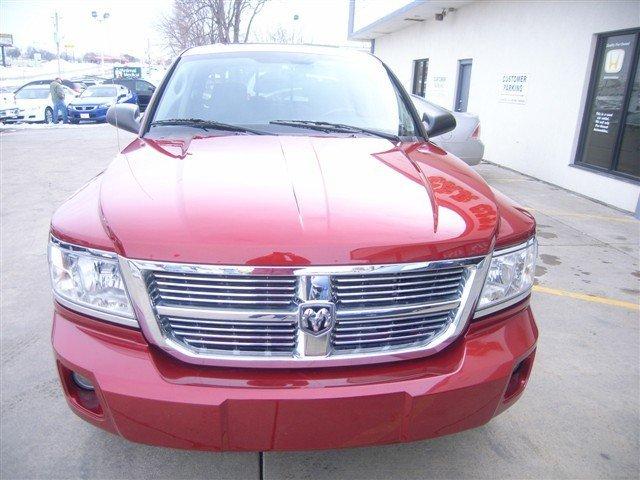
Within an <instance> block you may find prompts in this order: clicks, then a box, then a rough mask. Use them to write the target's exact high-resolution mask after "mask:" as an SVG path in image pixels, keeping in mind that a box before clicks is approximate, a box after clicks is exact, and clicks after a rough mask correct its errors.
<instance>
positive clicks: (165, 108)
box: [153, 52, 415, 135]
mask: <svg viewBox="0 0 640 480" xmlns="http://www.w3.org/2000/svg"><path fill="white" fill-rule="evenodd" d="M170 119H202V120H207V121H216V122H223V123H226V124H230V125H251V126H253V127H254V128H260V129H261V130H263V131H272V132H273V131H274V129H277V128H279V130H278V131H282V129H283V128H285V129H286V130H287V131H289V130H291V131H292V132H293V130H294V128H293V127H291V126H286V127H283V126H279V127H276V126H275V125H271V124H270V122H273V121H276V120H296V121H300V120H303V121H311V122H329V123H339V124H345V125H351V126H354V127H359V128H366V129H370V130H377V131H381V132H388V133H390V134H394V135H413V134H414V128H415V127H414V123H413V120H412V118H411V115H410V114H409V111H408V110H407V109H406V107H405V105H404V103H403V102H402V100H401V98H400V96H399V92H398V91H397V89H396V88H395V86H394V84H393V82H392V81H391V78H390V77H389V74H388V73H387V71H386V70H385V68H384V67H383V66H382V64H381V63H380V62H379V61H378V60H376V59H375V58H373V57H369V56H366V55H362V56H357V55H354V56H350V57H344V56H339V55H323V54H308V53H285V52H238V53H225V54H212V55H199V56H193V57H189V56H187V57H183V58H182V59H181V60H180V62H179V64H178V65H177V67H176V69H175V70H174V72H173V74H172V75H171V78H170V80H169V83H168V84H167V86H166V88H165V89H164V91H163V93H162V97H161V98H160V100H159V104H158V107H157V110H156V113H155V116H154V118H153V121H154V122H161V121H164V120H170ZM305 132H306V131H305Z"/></svg>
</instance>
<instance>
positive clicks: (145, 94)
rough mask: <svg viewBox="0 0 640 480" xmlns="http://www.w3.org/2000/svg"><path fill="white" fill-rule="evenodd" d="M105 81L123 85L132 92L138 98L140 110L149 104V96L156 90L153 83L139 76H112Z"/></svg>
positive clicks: (142, 110) (143, 109)
mask: <svg viewBox="0 0 640 480" xmlns="http://www.w3.org/2000/svg"><path fill="white" fill-rule="evenodd" d="M105 83H114V84H117V85H124V86H125V87H127V88H128V89H129V90H131V91H132V92H134V93H135V94H136V96H137V98H138V106H139V107H140V111H141V112H144V111H145V110H146V108H147V105H149V101H150V100H151V96H152V95H153V92H155V90H156V87H155V85H153V84H151V83H149V82H147V81H146V80H142V79H141V78H113V79H111V80H107V81H106V82H105Z"/></svg>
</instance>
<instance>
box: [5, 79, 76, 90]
mask: <svg viewBox="0 0 640 480" xmlns="http://www.w3.org/2000/svg"><path fill="white" fill-rule="evenodd" d="M53 80H54V79H53V78H51V79H48V80H33V81H32V82H28V83H25V84H24V85H22V87H20V89H22V88H25V87H32V86H34V85H47V86H49V85H51V82H53ZM62 85H64V86H65V87H67V88H69V89H71V90H73V91H74V92H75V93H80V92H82V90H84V86H83V85H82V84H81V83H79V82H74V81H71V80H67V79H62ZM20 89H18V90H16V92H15V93H18V92H19V91H20Z"/></svg>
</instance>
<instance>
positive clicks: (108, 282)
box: [49, 237, 138, 326]
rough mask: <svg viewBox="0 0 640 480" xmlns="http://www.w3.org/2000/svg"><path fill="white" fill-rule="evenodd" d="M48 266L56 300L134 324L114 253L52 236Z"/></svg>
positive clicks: (123, 322) (82, 311)
mask: <svg viewBox="0 0 640 480" xmlns="http://www.w3.org/2000/svg"><path fill="white" fill-rule="evenodd" d="M49 269H50V272H51V285H52V288H53V292H54V295H55V297H56V300H58V302H60V303H61V304H62V305H64V306H65V307H67V308H70V309H72V310H77V311H79V312H81V313H85V314H87V315H91V316H94V317H97V318H101V319H103V320H108V321H111V322H114V323H121V324H124V325H129V326H137V325H138V323H137V321H136V320H135V316H134V314H133V308H132V307H131V302H130V301H129V296H128V294H127V290H126V288H125V285H124V281H123V279H122V274H121V272H120V266H119V264H118V257H117V255H115V254H113V253H111V252H105V251H102V250H94V249H89V248H84V247H80V246H77V245H72V244H69V243H64V242H61V241H60V240H58V239H57V238H54V237H51V240H50V242H49Z"/></svg>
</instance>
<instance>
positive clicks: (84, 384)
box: [71, 372, 95, 392]
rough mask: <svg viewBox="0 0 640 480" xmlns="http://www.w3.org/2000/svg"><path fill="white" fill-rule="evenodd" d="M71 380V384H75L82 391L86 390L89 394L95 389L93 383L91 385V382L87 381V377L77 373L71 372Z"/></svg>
mask: <svg viewBox="0 0 640 480" xmlns="http://www.w3.org/2000/svg"><path fill="white" fill-rule="evenodd" d="M71 378H72V379H73V383H75V384H76V385H77V386H78V387H80V388H82V389H83V390H88V391H91V392H93V391H94V390H95V387H94V386H93V383H91V380H89V379H88V378H87V377H83V376H82V375H80V374H79V373H78V372H73V373H72V374H71Z"/></svg>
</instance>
